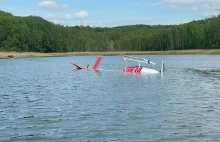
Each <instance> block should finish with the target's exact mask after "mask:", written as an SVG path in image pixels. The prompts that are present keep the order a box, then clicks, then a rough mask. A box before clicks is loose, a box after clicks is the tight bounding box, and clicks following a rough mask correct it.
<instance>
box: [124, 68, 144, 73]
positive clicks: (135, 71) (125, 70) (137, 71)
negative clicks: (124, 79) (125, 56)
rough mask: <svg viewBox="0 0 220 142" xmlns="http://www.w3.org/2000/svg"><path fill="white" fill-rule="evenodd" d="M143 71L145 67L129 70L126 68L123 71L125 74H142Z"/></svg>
mask: <svg viewBox="0 0 220 142" xmlns="http://www.w3.org/2000/svg"><path fill="white" fill-rule="evenodd" d="M142 69H143V67H129V68H126V69H124V70H123V71H124V72H130V73H132V72H134V73H141V70H142Z"/></svg>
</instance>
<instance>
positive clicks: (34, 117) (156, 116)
mask: <svg viewBox="0 0 220 142" xmlns="http://www.w3.org/2000/svg"><path fill="white" fill-rule="evenodd" d="M140 57H145V58H148V59H151V60H152V61H155V62H156V63H158V64H157V65H156V66H154V67H153V68H155V69H159V68H160V61H162V60H163V61H164V62H165V66H166V73H165V74H164V75H137V74H125V73H122V72H121V71H119V70H121V69H122V68H124V62H123V60H122V59H121V58H120V57H119V56H104V57H103V61H102V62H101V65H100V66H99V68H101V69H103V71H101V72H100V73H96V72H93V71H75V70H74V67H73V66H72V65H70V64H69V63H68V62H69V61H73V62H76V63H78V64H79V65H81V66H84V67H86V66H87V64H90V67H91V66H92V65H93V63H94V61H95V60H96V58H97V57H96V56H77V57H49V58H23V59H16V60H4V59H2V60H0V141H10V142H11V141H51V142H54V141H77V142H84V141H86V142H87V141H89V142H100V141H103V142H109V141H117V142H121V141H126V142H140V141H143V142H145V141H156V142H166V141H167V142H170V141H199V142H203V141H204V142H206V141H220V56H215V55H173V56H169V55H167V56H165V55H161V56H149V55H146V56H140ZM110 70H114V71H110Z"/></svg>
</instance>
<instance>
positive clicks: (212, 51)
mask: <svg viewBox="0 0 220 142" xmlns="http://www.w3.org/2000/svg"><path fill="white" fill-rule="evenodd" d="M184 54H189V55H190V54H207V55H220V49H196V50H170V51H115V52H109V51H108V52H66V53H40V52H13V51H12V52H0V59H7V56H8V55H14V56H16V58H28V57H62V56H114V55H184Z"/></svg>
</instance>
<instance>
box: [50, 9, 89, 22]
mask: <svg viewBox="0 0 220 142" xmlns="http://www.w3.org/2000/svg"><path fill="white" fill-rule="evenodd" d="M87 17H88V13H87V12H86V11H80V12H77V13H74V14H65V15H56V14H48V15H47V17H46V18H47V19H50V20H52V21H68V20H84V19H86V18H87Z"/></svg>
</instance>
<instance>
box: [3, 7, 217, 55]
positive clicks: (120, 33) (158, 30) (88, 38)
mask: <svg viewBox="0 0 220 142" xmlns="http://www.w3.org/2000/svg"><path fill="white" fill-rule="evenodd" d="M213 48H220V16H217V17H212V18H209V19H205V20H199V21H192V22H189V23H186V24H180V25H154V26H149V25H132V26H119V27H113V28H106V27H105V28H101V27H89V26H71V27H69V26H62V25H57V24H54V23H51V22H48V21H46V20H44V19H42V18H40V17H37V16H27V17H16V16H13V15H12V14H10V13H6V12H3V11H0V51H31V52H33V51H34V52H75V51H81V52H85V51H91V52H94V51H153V50H184V49H213Z"/></svg>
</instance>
